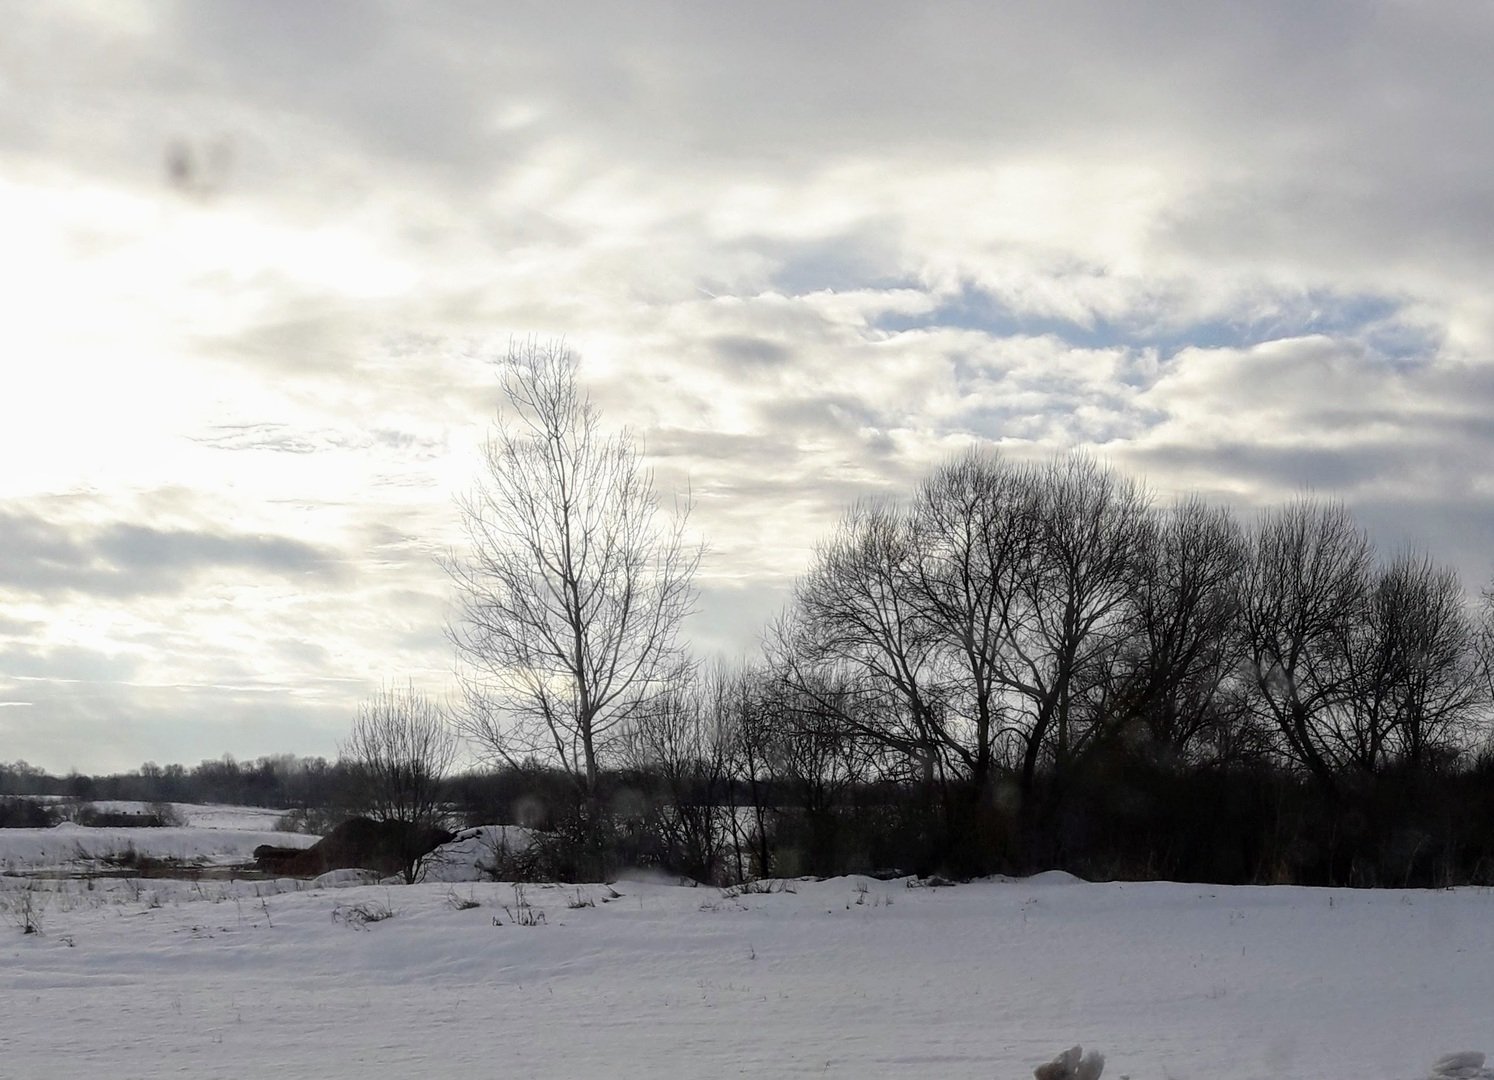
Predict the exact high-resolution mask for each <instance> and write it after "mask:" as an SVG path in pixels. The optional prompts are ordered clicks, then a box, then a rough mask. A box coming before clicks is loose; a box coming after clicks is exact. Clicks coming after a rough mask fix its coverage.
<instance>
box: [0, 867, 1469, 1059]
mask: <svg viewBox="0 0 1494 1080" xmlns="http://www.w3.org/2000/svg"><path fill="white" fill-rule="evenodd" d="M27 884H28V883H23V882H19V881H17V880H16V879H9V880H5V881H3V888H4V889H6V890H8V891H7V892H5V893H4V894H0V906H4V907H5V908H7V910H8V914H7V913H5V912H0V1017H3V1020H0V1075H4V1076H7V1077H10V1076H14V1077H27V1078H34V1080H45V1078H49V1077H75V1076H104V1075H107V1076H110V1077H113V1078H118V1080H125V1078H131V1077H140V1078H145V1077H151V1078H154V1077H164V1076H190V1077H194V1078H203V1077H236V1078H237V1077H244V1076H256V1077H258V1076H285V1077H311V1076H315V1077H320V1078H328V1080H341V1078H347V1080H355V1078H356V1080H363V1078H368V1077H401V1078H403V1077H409V1076H419V1077H421V1078H422V1080H438V1078H442V1077H460V1078H463V1080H466V1078H470V1077H474V1076H506V1077H557V1078H559V1077H565V1078H573V1077H606V1078H609V1080H626V1078H634V1077H637V1078H642V1077H647V1078H649V1080H657V1078H660V1077H724V1076H752V1077H758V1078H762V1077H775V1078H776V1077H790V1076H804V1077H811V1076H813V1077H820V1076H843V1077H855V1078H865V1077H904V1076H912V1077H938V1078H962V1077H971V1078H981V1080H1005V1078H1013V1080H1016V1078H1026V1077H1030V1076H1031V1075H1032V1069H1033V1067H1034V1066H1035V1065H1037V1064H1038V1063H1040V1062H1043V1061H1047V1060H1049V1059H1050V1058H1052V1057H1053V1056H1054V1055H1055V1054H1056V1053H1057V1052H1058V1051H1060V1050H1063V1049H1064V1048H1066V1047H1068V1046H1071V1045H1073V1044H1075V1043H1083V1044H1084V1045H1085V1047H1086V1048H1092V1049H1094V1050H1098V1051H1100V1052H1102V1053H1103V1054H1104V1055H1105V1057H1106V1059H1107V1064H1106V1068H1105V1073H1104V1075H1105V1077H1107V1078H1118V1077H1122V1076H1129V1077H1131V1078H1132V1080H1164V1078H1168V1077H1172V1078H1179V1080H1182V1078H1198V1080H1245V1078H1257V1077H1259V1078H1264V1077H1291V1078H1311V1080H1340V1078H1342V1080H1359V1078H1398V1080H1411V1078H1417V1077H1424V1076H1426V1075H1427V1072H1428V1069H1429V1066H1430V1065H1431V1063H1432V1062H1433V1061H1434V1060H1435V1059H1437V1058H1438V1057H1440V1056H1441V1055H1443V1054H1446V1053H1448V1052H1451V1051H1459V1050H1494V895H1491V894H1490V893H1489V892H1487V891H1485V890H1479V889H1461V890H1455V891H1448V892H1394V891H1386V892H1350V891H1342V890H1326V889H1300V888H1222V887H1213V886H1197V885H1180V884H1085V883H1082V882H1076V881H1074V880H1073V879H1071V878H1068V877H1066V876H1065V875H1058V874H1050V875H1043V876H1040V877H1038V878H1033V879H1028V880H1022V881H988V882H977V883H974V884H969V885H962V886H958V887H954V888H939V889H931V888H910V887H908V885H907V883H905V882H903V881H894V882H878V881H865V880H861V879H856V878H840V879H834V880H831V881H825V882H793V883H790V884H789V885H788V887H787V888H788V889H790V890H792V891H785V890H780V889H777V888H775V891H773V892H771V893H757V892H745V893H737V892H732V893H723V892H722V891H721V890H718V889H708V888H691V887H682V886H679V885H675V884H671V883H667V882H663V881H653V880H627V879H625V880H623V881H620V882H618V883H616V885H615V888H614V890H613V891H615V892H616V893H617V894H619V895H617V896H615V897H613V896H611V895H610V893H609V891H608V890H607V889H605V888H604V887H600V886H580V887H574V886H566V887H560V886H551V887H541V886H534V885H531V886H528V887H521V888H519V889H515V888H514V887H513V886H510V885H500V884H492V883H477V884H455V885H453V884H435V883H432V884H423V885H416V886H410V887H400V886H385V885H373V886H368V885H363V886H359V885H354V886H350V887H343V888H317V887H314V886H313V885H311V884H309V883H304V882H303V883H296V882H275V881H271V882H232V883H229V882H221V883H220V882H200V883H186V882H160V881H150V882H145V883H132V882H121V881H99V882H95V883H94V885H93V887H92V888H91V889H90V888H86V883H83V882H33V883H29V885H30V887H31V889H32V890H35V891H34V892H33V894H32V895H31V896H30V897H29V903H30V906H31V910H32V912H33V914H34V915H36V916H37V918H38V920H39V921H40V923H41V928H42V933H40V934H32V935H25V934H22V932H21V930H20V929H19V925H18V921H17V919H18V911H19V909H20V906H21V905H22V904H23V903H25V902H27V901H28V897H27V896H26V894H25V893H23V892H22V891H20V890H21V888H22V886H23V885H27ZM385 910H388V911H392V912H393V913H394V914H393V916H392V917H391V918H387V919H383V920H379V921H371V920H370V919H368V918H367V916H377V915H379V914H380V913H381V912H383V911H385ZM38 912H39V914H37V913H38ZM529 924H533V925H529Z"/></svg>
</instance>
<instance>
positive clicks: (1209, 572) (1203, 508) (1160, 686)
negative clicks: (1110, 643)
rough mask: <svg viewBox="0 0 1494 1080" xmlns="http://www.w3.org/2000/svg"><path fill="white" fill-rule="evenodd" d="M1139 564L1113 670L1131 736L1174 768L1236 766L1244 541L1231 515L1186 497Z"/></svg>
mask: <svg viewBox="0 0 1494 1080" xmlns="http://www.w3.org/2000/svg"><path fill="white" fill-rule="evenodd" d="M1139 556H1140V557H1139V559H1138V563H1137V574H1136V577H1135V582H1136V584H1135V587H1134V589H1133V591H1132V595H1131V597H1130V600H1129V602H1128V607H1129V609H1130V614H1129V621H1130V624H1131V625H1130V636H1129V639H1128V640H1127V642H1126V645H1125V648H1124V649H1123V650H1122V653H1121V656H1120V658H1119V661H1120V662H1119V663H1118V664H1117V665H1116V666H1115V671H1114V677H1115V680H1116V688H1115V693H1114V696H1115V699H1116V700H1115V706H1116V710H1117V711H1118V712H1119V713H1120V714H1121V715H1122V716H1124V717H1126V719H1127V720H1128V722H1129V725H1130V727H1131V728H1132V729H1133V730H1130V731H1127V732H1126V734H1128V735H1131V736H1132V737H1133V738H1134V737H1135V736H1136V735H1137V734H1140V735H1141V736H1142V737H1143V738H1144V739H1145V742H1146V743H1147V745H1148V748H1149V749H1150V750H1151V752H1152V753H1154V754H1157V755H1159V756H1160V757H1161V758H1162V759H1164V760H1167V761H1169V762H1171V763H1172V764H1175V765H1186V764H1196V763H1198V762H1200V761H1204V760H1214V761H1217V760H1221V759H1224V758H1228V757H1230V756H1232V755H1233V754H1234V753H1235V752H1237V751H1238V750H1240V749H1241V741H1242V736H1243V735H1244V734H1245V732H1243V731H1242V730H1241V729H1240V728H1241V725H1240V724H1239V723H1238V722H1237V721H1238V720H1239V716H1238V712H1239V709H1238V706H1237V703H1238V700H1239V696H1240V695H1239V694H1238V693H1237V692H1236V690H1235V686H1234V683H1235V673H1236V670H1237V669H1238V667H1239V661H1240V642H1239V634H1238V633H1237V630H1238V625H1237V624H1238V620H1239V614H1240V582H1241V576H1242V574H1243V573H1244V569H1245V557H1246V548H1245V539H1244V536H1243V534H1242V532H1241V530H1240V527H1239V525H1238V524H1237V523H1236V522H1235V519H1234V518H1233V516H1232V515H1231V514H1230V512H1229V511H1228V510H1227V509H1225V508H1223V507H1215V506H1210V505H1209V504H1208V503H1206V502H1204V501H1203V500H1202V499H1199V498H1196V497H1194V498H1186V499H1183V500H1181V501H1179V502H1177V503H1175V504H1174V505H1172V506H1171V507H1169V508H1167V509H1165V510H1163V511H1161V512H1159V513H1157V514H1156V515H1155V516H1154V517H1153V519H1152V521H1151V523H1150V526H1149V527H1148V528H1147V530H1146V531H1145V534H1144V538H1143V541H1142V545H1141V549H1140V551H1139ZM1136 728H1139V729H1140V731H1139V732H1137V731H1135V730H1134V729H1136Z"/></svg>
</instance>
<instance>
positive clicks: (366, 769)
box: [339, 686, 457, 881]
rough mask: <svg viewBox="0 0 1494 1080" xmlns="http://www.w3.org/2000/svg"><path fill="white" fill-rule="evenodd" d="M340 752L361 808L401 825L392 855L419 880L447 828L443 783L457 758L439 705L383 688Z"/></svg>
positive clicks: (361, 712) (411, 691) (410, 691)
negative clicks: (425, 859)
mask: <svg viewBox="0 0 1494 1080" xmlns="http://www.w3.org/2000/svg"><path fill="white" fill-rule="evenodd" d="M339 749H340V752H341V756H342V758H343V760H344V761H345V762H347V763H348V765H349V766H351V768H352V770H353V773H354V776H355V778H356V784H357V789H358V791H359V795H360V798H359V801H360V803H361V804H362V808H363V809H364V810H366V811H367V812H368V813H369V814H370V815H371V816H372V817H373V818H374V819H375V820H377V821H383V822H389V823H394V824H396V825H397V826H398V828H397V830H396V831H395V834H394V835H393V836H392V840H393V842H394V844H395V845H396V847H397V848H398V850H397V851H396V852H394V853H395V854H396V855H398V856H399V858H400V861H401V862H402V863H403V865H404V876H405V880H406V881H415V880H416V878H417V877H418V876H419V874H420V864H421V860H422V859H423V857H424V856H425V854H426V853H427V852H428V851H429V850H430V847H431V844H430V840H431V837H432V836H433V835H434V834H435V832H436V831H437V830H439V829H440V827H441V826H442V825H443V824H444V820H445V810H444V806H443V804H442V801H441V796H442V791H441V784H442V781H443V780H444V779H445V777H446V774H447V773H448V772H450V771H451V767H452V765H453V764H454V763H455V761H456V756H457V738H456V735H455V733H454V732H453V731H452V728H451V725H450V724H449V723H448V721H447V718H446V717H445V715H443V712H442V709H441V707H440V706H439V705H438V704H436V702H434V701H432V700H431V699H430V698H428V697H426V696H425V695H423V694H421V693H419V692H418V691H416V690H415V688H414V687H413V686H407V687H406V688H405V689H402V690H401V689H396V688H385V689H383V690H381V691H379V693H377V694H375V695H374V696H373V697H372V698H370V699H369V700H367V701H365V702H363V703H362V704H361V705H360V706H359V707H358V715H357V718H356V719H355V720H354V721H353V730H352V733H351V734H350V735H349V736H348V739H347V741H346V742H345V743H343V744H342V746H341V747H340V748H339Z"/></svg>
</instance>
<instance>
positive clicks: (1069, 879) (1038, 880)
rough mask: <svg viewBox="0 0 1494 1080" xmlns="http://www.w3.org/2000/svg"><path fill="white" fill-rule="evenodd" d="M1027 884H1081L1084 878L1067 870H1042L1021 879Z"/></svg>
mask: <svg viewBox="0 0 1494 1080" xmlns="http://www.w3.org/2000/svg"><path fill="white" fill-rule="evenodd" d="M1023 883H1024V884H1027V885H1083V884H1084V879H1083V878H1079V877H1075V876H1074V875H1073V874H1071V873H1069V872H1068V871H1067V870H1044V871H1043V872H1042V873H1041V874H1033V875H1032V877H1030V878H1025V879H1023Z"/></svg>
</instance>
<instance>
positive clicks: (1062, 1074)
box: [1032, 1046, 1105, 1080]
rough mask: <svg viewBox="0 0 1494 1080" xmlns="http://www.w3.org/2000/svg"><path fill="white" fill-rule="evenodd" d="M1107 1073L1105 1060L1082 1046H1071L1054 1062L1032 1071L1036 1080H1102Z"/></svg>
mask: <svg viewBox="0 0 1494 1080" xmlns="http://www.w3.org/2000/svg"><path fill="white" fill-rule="evenodd" d="M1104 1071H1105V1058H1104V1055H1102V1054H1097V1053H1095V1051H1093V1050H1091V1051H1090V1052H1089V1053H1087V1054H1086V1053H1085V1052H1084V1047H1082V1046H1071V1047H1069V1048H1068V1049H1067V1050H1065V1051H1064V1052H1063V1053H1061V1054H1059V1055H1058V1056H1057V1057H1056V1058H1054V1059H1053V1060H1052V1061H1050V1062H1048V1063H1047V1064H1044V1065H1039V1066H1038V1067H1037V1068H1036V1069H1033V1070H1032V1075H1033V1076H1034V1077H1035V1078H1036V1080H1100V1073H1102V1072H1104Z"/></svg>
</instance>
